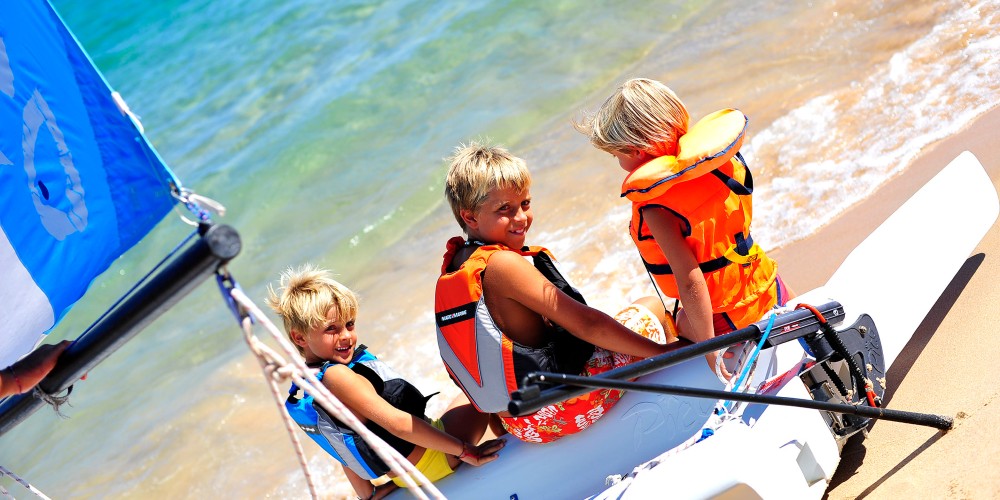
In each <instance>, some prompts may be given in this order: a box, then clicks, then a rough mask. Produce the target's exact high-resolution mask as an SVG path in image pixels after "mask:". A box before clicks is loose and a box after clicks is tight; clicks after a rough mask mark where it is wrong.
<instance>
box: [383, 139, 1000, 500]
mask: <svg viewBox="0 0 1000 500" xmlns="http://www.w3.org/2000/svg"><path fill="white" fill-rule="evenodd" d="M998 213H1000V201H998V199H997V194H996V191H995V190H994V189H993V185H992V181H991V180H990V179H989V177H988V176H987V175H986V173H985V171H984V170H983V168H982V165H981V164H980V163H979V162H978V160H977V159H976V158H975V157H974V156H973V155H972V154H971V153H963V154H962V155H960V156H959V157H958V158H956V159H955V160H954V161H953V162H951V164H949V165H948V166H947V167H945V168H944V169H943V170H942V171H941V172H940V173H939V174H938V175H937V176H936V177H935V178H934V179H932V180H931V181H930V182H928V183H927V184H926V185H925V186H924V187H923V188H921V190H920V191H918V192H917V193H916V194H915V195H914V196H913V197H912V198H911V199H910V200H909V201H907V202H906V203H905V204H904V205H903V206H902V207H900V209H899V210H897V211H896V212H895V213H894V214H893V215H892V216H891V217H890V218H889V219H887V220H886V221H885V222H884V223H883V224H882V225H881V226H880V227H879V228H878V229H876V230H875V231H874V232H873V233H872V234H871V235H870V236H869V237H868V238H866V239H865V241H864V242H862V243H861V245H859V246H858V247H857V248H856V249H855V250H854V251H853V252H852V253H851V254H850V255H849V256H848V258H847V259H846V260H845V262H844V263H843V264H842V265H841V267H840V268H839V269H838V270H837V271H836V272H835V273H834V275H833V276H832V277H831V279H830V280H829V281H828V282H827V284H826V285H824V286H823V287H821V288H819V289H816V290H813V291H810V292H808V293H806V294H803V295H802V296H800V297H798V298H797V299H796V301H797V302H802V303H808V304H822V303H825V302H827V301H828V299H831V298H832V299H835V300H836V301H838V302H840V303H841V304H842V305H843V310H844V313H845V321H844V323H843V324H844V325H850V324H852V323H854V321H855V319H857V318H860V317H861V316H862V315H863V314H867V315H869V316H870V317H871V318H873V320H874V324H875V325H877V326H878V331H879V335H880V337H881V345H880V348H879V353H880V354H881V356H882V357H883V360H884V367H885V369H888V368H889V367H890V366H891V365H892V362H893V360H895V358H896V357H897V356H898V354H899V352H900V351H901V350H902V348H903V346H904V345H905V344H906V343H907V342H908V341H909V339H910V337H911V336H912V335H913V333H914V332H915V330H916V328H917V326H918V325H919V323H920V322H921V321H922V319H923V317H924V316H925V315H926V313H927V312H928V311H929V310H930V309H931V308H932V307H933V305H934V303H935V302H936V301H937V300H938V298H939V297H940V296H941V293H942V292H943V291H944V290H945V289H946V288H947V286H948V285H949V283H950V282H951V280H952V279H953V277H954V276H955V274H956V273H957V272H958V270H959V269H960V268H961V266H962V265H963V264H964V263H965V261H966V259H967V258H968V257H969V255H970V253H971V252H972V251H973V250H974V249H975V247H976V246H977V245H978V243H979V241H980V240H981V239H982V237H983V236H984V235H985V234H986V232H987V231H988V230H989V228H990V227H991V226H992V225H993V223H994V222H995V221H996V219H997V215H998ZM944 227H948V228H950V232H949V235H950V236H949V238H939V239H936V240H935V242H934V248H933V249H932V251H933V262H930V258H929V257H928V256H927V255H925V254H923V253H919V252H915V251H904V250H901V248H909V247H908V246H907V244H908V242H910V241H912V240H913V239H914V238H919V235H922V234H925V233H926V231H928V230H929V229H930V228H944ZM808 359H809V358H808V355H807V354H806V353H805V351H804V350H803V348H802V347H801V346H800V345H799V343H798V342H786V343H783V344H780V345H777V346H776V347H774V348H770V349H765V350H764V351H762V352H761V355H760V359H759V360H758V365H757V369H756V371H755V372H754V375H753V377H754V378H753V379H752V383H751V387H754V388H758V389H757V390H761V391H764V390H766V391H770V394H772V395H777V396H786V397H791V398H798V399H806V400H811V399H812V394H811V393H810V390H809V389H808V388H807V387H806V385H805V384H804V382H803V381H802V380H801V379H800V377H799V376H798V375H799V371H800V369H801V368H803V361H804V360H808ZM786 375H787V376H786ZM889 375H890V379H889V383H891V373H890V374H889ZM639 381H640V382H644V383H650V384H664V385H672V386H683V387H698V388H707V389H722V384H721V382H720V381H719V380H718V379H716V378H715V376H714V375H713V374H712V373H711V372H710V371H709V370H708V367H707V366H706V363H705V361H704V359H703V358H701V357H700V356H699V357H698V358H696V359H691V360H688V361H686V362H683V363H680V364H676V365H673V366H669V367H668V368H665V369H663V370H661V371H659V372H655V373H652V374H649V375H645V376H643V377H641V378H640V379H639ZM765 381H770V383H769V384H768V385H767V386H766V387H764V388H761V384H762V383H763V382H765ZM715 404H716V401H715V400H711V399H700V398H693V397H683V396H670V395H663V394H651V393H642V392H638V391H630V392H628V393H626V395H625V396H624V397H623V398H622V399H621V400H620V401H619V403H618V404H617V405H616V406H615V407H614V408H612V409H611V410H610V411H609V412H608V413H607V414H606V415H605V416H604V417H603V418H602V419H601V420H599V421H598V422H597V423H595V424H594V425H593V426H592V427H591V428H589V429H587V430H585V431H584V432H581V433H579V434H576V435H572V436H568V437H566V438H563V439H561V440H559V441H556V442H554V443H550V444H545V445H533V444H528V443H524V442H520V441H518V440H516V439H508V440H507V442H508V444H507V446H506V447H505V448H504V450H503V451H502V452H501V456H500V459H498V460H496V461H495V462H492V463H490V464H487V465H485V466H483V467H478V468H477V467H467V466H463V467H462V468H460V469H459V470H458V471H456V473H455V474H452V475H451V476H448V477H446V478H444V479H442V480H441V481H439V482H438V483H435V486H437V487H438V488H439V489H440V490H441V492H442V493H443V494H444V495H445V496H446V497H448V498H458V499H462V498H477V499H478V498H497V499H518V500H529V499H538V498H545V499H550V498H601V499H611V498H713V497H720V496H721V497H730V496H731V495H732V496H735V497H737V498H754V497H760V498H801V499H809V498H821V497H822V496H823V493H824V492H825V491H826V488H827V485H828V484H829V481H830V479H831V478H832V477H833V474H834V472H835V471H836V469H837V465H838V464H839V462H840V450H841V446H842V444H843V440H844V439H845V436H838V435H837V434H836V433H835V432H834V430H833V429H832V427H831V424H830V414H829V413H826V412H822V411H817V410H810V409H804V408H795V407H787V406H777V405H761V404H750V405H748V406H746V407H744V408H742V411H741V413H740V415H739V417H740V418H737V419H733V420H728V421H726V422H725V423H723V424H722V425H720V426H718V427H717V428H715V433H714V435H711V436H710V437H708V438H706V439H704V440H702V441H700V442H697V443H695V444H690V443H691V442H692V441H689V440H690V438H691V437H692V436H695V435H696V434H699V433H700V432H701V430H702V429H703V428H704V427H705V425H706V423H708V422H709V419H710V417H711V413H712V410H713V408H714V407H715ZM682 444H684V445H686V446H680V445H682ZM395 495H396V496H400V497H403V496H407V495H409V492H407V491H400V492H399V493H396V494H395Z"/></svg>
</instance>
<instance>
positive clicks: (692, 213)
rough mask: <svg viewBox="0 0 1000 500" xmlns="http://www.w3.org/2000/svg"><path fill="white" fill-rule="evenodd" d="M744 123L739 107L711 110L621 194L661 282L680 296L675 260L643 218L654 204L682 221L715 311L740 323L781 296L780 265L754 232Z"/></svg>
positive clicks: (646, 261) (655, 276) (635, 234)
mask: <svg viewBox="0 0 1000 500" xmlns="http://www.w3.org/2000/svg"><path fill="white" fill-rule="evenodd" d="M746 125H747V118H746V116H745V115H743V113H741V112H740V111H737V110H735V109H724V110H721V111H717V112H715V113H712V114H711V115H708V116H706V117H705V118H703V119H702V120H700V121H698V123H696V124H695V125H694V126H692V127H691V128H690V129H689V131H688V133H687V134H685V135H683V136H681V137H680V139H679V141H678V152H677V156H661V157H658V158H654V159H653V160H651V161H649V162H647V163H645V164H644V165H642V166H640V167H639V168H637V169H635V170H633V171H632V172H631V173H630V174H629V175H628V177H626V178H625V181H624V183H623V184H622V196H624V197H627V198H628V199H629V200H630V201H631V202H632V221H631V224H630V225H629V233H630V234H631V236H632V240H633V241H634V242H635V245H636V247H638V249H639V254H640V255H641V256H642V260H643V263H644V264H645V266H646V270H647V271H649V273H650V274H651V275H652V276H653V279H654V280H655V281H656V284H657V285H658V286H659V288H660V289H661V290H662V291H663V292H664V293H665V294H667V295H669V296H671V297H678V291H677V282H676V281H675V279H674V276H673V273H672V271H671V269H670V265H669V263H668V262H667V259H666V257H665V256H664V254H663V250H662V249H661V248H660V245H659V244H658V243H657V242H656V241H655V240H654V239H653V235H652V234H651V233H650V231H649V227H648V226H647V225H646V223H645V221H644V219H643V211H644V210H646V209H647V208H651V207H659V208H662V209H666V210H669V211H670V212H671V213H672V214H674V215H675V216H677V217H679V218H680V219H681V220H682V221H684V227H683V232H684V238H685V241H686V242H687V244H688V246H689V247H690V248H691V251H692V252H693V253H694V255H695V258H696V259H697V260H698V262H699V267H700V268H701V271H702V272H703V273H704V275H705V280H706V281H707V283H708V291H709V297H710V300H711V303H712V310H713V312H714V313H716V314H718V313H724V314H727V315H728V316H729V318H730V320H731V321H732V322H733V323H734V324H735V325H736V327H737V328H742V327H744V326H746V325H748V324H750V323H753V322H755V321H758V320H759V319H760V318H761V317H763V315H764V314H765V313H766V311H767V310H768V309H770V308H772V307H774V305H775V301H776V297H777V292H776V284H775V278H776V276H777V265H776V263H775V262H774V260H772V259H770V258H769V257H767V256H766V255H765V254H764V252H763V251H762V250H761V249H760V247H759V246H758V245H757V244H755V243H754V242H753V238H752V237H751V235H750V220H751V218H752V212H753V208H752V203H751V196H750V195H751V193H752V192H753V177H752V176H751V175H750V170H749V169H747V166H746V163H745V162H744V160H743V157H742V156H741V155H740V154H739V149H740V146H741V145H742V144H743V137H744V133H745V131H746Z"/></svg>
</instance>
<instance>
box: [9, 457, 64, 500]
mask: <svg viewBox="0 0 1000 500" xmlns="http://www.w3.org/2000/svg"><path fill="white" fill-rule="evenodd" d="M3 476H10V477H11V479H13V480H14V481H17V483H18V484H20V485H21V486H24V487H25V488H26V489H27V490H28V491H30V492H32V493H34V494H35V496H37V497H38V498H41V499H43V500H52V499H51V498H49V497H47V496H46V495H45V493H42V492H41V491H39V490H38V488H35V487H34V486H32V485H31V484H30V483H28V482H27V481H25V480H24V479H21V478H20V477H18V475H17V474H14V473H13V472H11V471H10V470H8V469H7V468H6V467H4V466H2V465H0V477H3ZM0 490H3V491H2V493H3V496H5V497H7V498H14V497H13V496H11V495H10V492H8V491H7V489H6V488H4V487H2V486H0Z"/></svg>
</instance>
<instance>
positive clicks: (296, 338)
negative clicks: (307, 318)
mask: <svg viewBox="0 0 1000 500" xmlns="http://www.w3.org/2000/svg"><path fill="white" fill-rule="evenodd" d="M288 336H289V337H291V338H292V343H293V344H295V345H297V346H299V347H307V346H308V342H306V336H305V335H303V334H302V332H300V331H298V330H292V331H291V333H290V334H289V335H288Z"/></svg>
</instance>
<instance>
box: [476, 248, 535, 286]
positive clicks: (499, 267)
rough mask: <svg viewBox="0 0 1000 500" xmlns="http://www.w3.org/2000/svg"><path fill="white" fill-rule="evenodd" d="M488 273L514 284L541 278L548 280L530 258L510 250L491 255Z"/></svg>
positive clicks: (527, 282) (517, 284) (487, 268)
mask: <svg viewBox="0 0 1000 500" xmlns="http://www.w3.org/2000/svg"><path fill="white" fill-rule="evenodd" d="M486 274H487V275H488V276H489V275H492V277H493V278H498V279H499V280H502V281H503V282H505V283H506V284H509V285H512V286H519V285H523V284H529V283H531V282H534V281H539V280H541V281H546V280H545V277H544V276H542V273H540V272H538V270H537V269H535V266H534V265H532V263H531V262H530V261H528V259H526V258H525V257H524V256H522V255H521V254H519V253H517V252H514V251H510V250H504V251H500V252H496V253H494V254H493V255H491V256H490V260H489V262H488V263H487V265H486Z"/></svg>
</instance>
